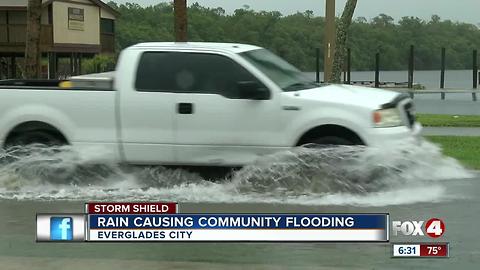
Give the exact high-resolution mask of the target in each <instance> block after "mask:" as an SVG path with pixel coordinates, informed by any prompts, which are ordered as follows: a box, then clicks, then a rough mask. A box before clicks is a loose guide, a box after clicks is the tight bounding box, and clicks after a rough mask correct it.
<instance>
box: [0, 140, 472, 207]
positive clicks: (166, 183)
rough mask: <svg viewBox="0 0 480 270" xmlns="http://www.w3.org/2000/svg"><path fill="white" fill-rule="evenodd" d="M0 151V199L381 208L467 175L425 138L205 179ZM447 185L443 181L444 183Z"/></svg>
mask: <svg viewBox="0 0 480 270" xmlns="http://www.w3.org/2000/svg"><path fill="white" fill-rule="evenodd" d="M1 151H2V152H0V163H1V165H0V198H2V199H17V200H82V201H85V200H100V201H102V200H108V201H159V200H162V201H177V202H212V203H215V202H225V203H282V204H299V205H355V206H385V205H401V204H411V203H416V202H435V201H442V200H448V199H453V198H456V197H458V196H461V194H449V193H448V192H447V189H446V188H445V186H444V184H445V183H446V181H452V180H454V179H462V178H469V177H471V176H472V175H471V174H470V172H469V171H467V170H465V169H464V168H463V167H462V166H461V165H459V163H458V162H457V161H456V160H454V159H451V158H448V157H445V156H443V155H442V154H441V149H440V148H439V147H438V146H436V145H434V144H432V143H430V142H427V141H423V142H422V143H421V144H420V145H418V144H417V143H403V144H399V145H394V146H390V147H383V148H381V149H379V148H370V147H363V146H341V147H331V148H329V147H321V148H319V147H312V148H309V147H300V148H295V149H292V150H289V151H284V152H280V153H277V154H273V155H269V156H265V157H261V158H259V159H258V160H257V161H256V162H255V163H254V164H252V165H249V166H246V167H244V168H242V169H240V170H237V171H235V172H234V173H233V174H232V175H231V176H229V177H225V178H220V179H215V180H214V181H212V180H210V179H209V180H206V179H204V178H202V177H201V176H200V175H199V174H196V173H192V172H189V171H186V170H183V169H171V168H166V167H162V166H148V167H135V166H128V165H118V164H115V163H112V162H108V161H105V159H104V158H103V157H104V156H108V155H107V153H105V152H102V149H101V148H84V149H80V150H74V149H72V148H71V147H70V146H63V147H43V146H35V145H33V146H28V147H14V148H10V149H8V150H1ZM442 180H444V181H442Z"/></svg>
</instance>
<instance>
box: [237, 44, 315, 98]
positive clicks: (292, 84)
mask: <svg viewBox="0 0 480 270" xmlns="http://www.w3.org/2000/svg"><path fill="white" fill-rule="evenodd" d="M240 55H241V56H243V57H244V58H245V59H246V60H247V61H249V62H250V63H252V64H253V65H254V66H255V67H257V68H258V69H259V70H260V71H262V72H263V73H264V74H265V75H267V77H268V78H270V79H271V80H272V81H273V82H274V83H276V84H277V85H278V86H279V87H280V88H282V89H283V91H297V90H302V89H310V88H315V87H318V86H319V84H317V83H316V82H315V81H313V80H312V79H311V78H309V77H308V76H307V75H306V74H304V73H303V72H301V71H300V70H298V69H297V68H296V67H294V66H292V65H291V64H289V63H288V62H287V61H285V60H283V59H282V58H280V57H278V56H277V55H275V54H273V53H272V52H270V51H268V50H265V49H258V50H253V51H248V52H244V53H241V54H240Z"/></svg>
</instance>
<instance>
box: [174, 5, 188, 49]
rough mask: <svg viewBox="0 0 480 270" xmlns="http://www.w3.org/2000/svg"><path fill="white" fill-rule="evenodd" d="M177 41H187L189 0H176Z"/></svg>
mask: <svg viewBox="0 0 480 270" xmlns="http://www.w3.org/2000/svg"><path fill="white" fill-rule="evenodd" d="M173 9H174V12H175V42H187V40H188V38H187V0H174V2H173Z"/></svg>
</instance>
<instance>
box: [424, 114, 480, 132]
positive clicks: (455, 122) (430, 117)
mask: <svg viewBox="0 0 480 270" xmlns="http://www.w3.org/2000/svg"><path fill="white" fill-rule="evenodd" d="M417 120H418V121H419V122H420V123H422V125H423V126H426V127H480V115H446V114H417ZM479 135H480V134H479Z"/></svg>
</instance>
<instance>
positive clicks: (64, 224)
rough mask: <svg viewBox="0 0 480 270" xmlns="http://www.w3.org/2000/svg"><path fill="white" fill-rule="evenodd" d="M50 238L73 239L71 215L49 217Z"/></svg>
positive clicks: (56, 239)
mask: <svg viewBox="0 0 480 270" xmlns="http://www.w3.org/2000/svg"><path fill="white" fill-rule="evenodd" d="M50 240H55V241H58V240H64V241H65V240H66V241H71V240H73V219H72V218H71V217H51V218H50Z"/></svg>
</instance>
